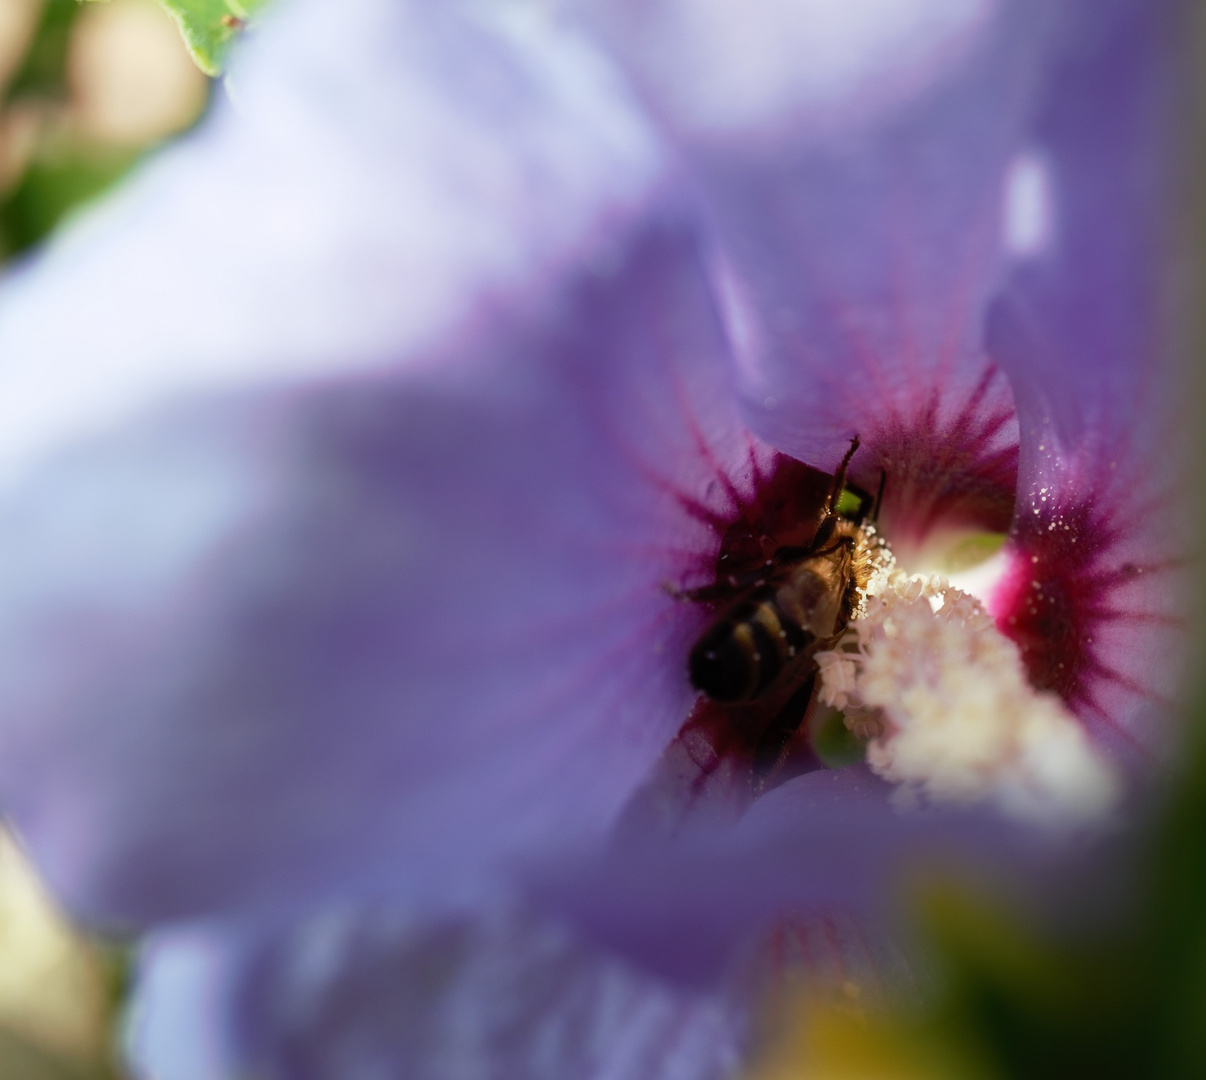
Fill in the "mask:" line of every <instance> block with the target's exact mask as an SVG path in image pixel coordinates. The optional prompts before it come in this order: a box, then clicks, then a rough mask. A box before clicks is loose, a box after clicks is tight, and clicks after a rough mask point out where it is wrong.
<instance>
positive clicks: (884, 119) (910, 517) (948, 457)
mask: <svg viewBox="0 0 1206 1080" xmlns="http://www.w3.org/2000/svg"><path fill="white" fill-rule="evenodd" d="M645 6H646V7H650V8H651V9H652V11H653V12H654V13H656V14H651V15H649V16H648V17H645V18H642V17H639V16H636V15H633V14H631V13H630V11H629V8H630V7H632V5H627V6H625V7H624V11H625V13H626V17H625V18H624V19H619V18H616V19H613V20H610V21H608V20H606V19H604V23H605V25H607V26H609V27H610V29H611V31H612V33H611V35H610V40H611V41H612V42H613V43H614V45H615V47H616V48H617V50H618V51H619V52H620V53H621V55H623V56H625V57H626V58H627V59H628V61H629V63H630V66H631V67H632V68H633V69H634V71H635V72H636V75H637V78H638V81H639V82H640V83H641V84H642V86H643V87H644V88H645V91H646V93H647V95H648V96H649V97H650V99H651V100H652V101H653V103H654V106H655V108H659V109H660V111H661V115H662V116H663V119H664V120H665V122H666V124H667V126H668V127H669V128H670V130H671V132H672V134H673V135H674V136H675V137H676V138H677V139H678V141H679V143H680V145H681V146H682V148H683V150H684V153H685V155H686V157H687V159H688V160H689V161H690V163H691V164H692V166H693V168H694V170H695V172H696V174H697V176H698V178H699V180H700V182H701V186H702V189H703V191H704V195H705V198H706V201H707V204H708V206H709V208H710V210H711V213H712V216H713V218H714V220H715V223H716V226H717V231H718V235H719V242H718V250H717V252H716V254H715V267H714V274H715V278H716V281H717V285H718V288H719V291H720V294H721V296H722V297H723V299H724V301H725V306H726V310H727V314H728V321H729V326H730V331H731V333H732V335H733V338H734V342H735V347H736V349H737V352H738V356H739V360H740V364H741V376H742V391H743V396H744V400H745V404H746V407H747V409H748V415H749V417H750V423H751V426H752V427H753V429H754V430H755V431H756V432H757V433H758V434H759V435H760V436H762V437H764V438H765V439H767V441H769V442H770V443H772V444H773V445H775V446H776V447H778V448H779V449H781V450H783V451H785V452H787V453H790V454H791V455H793V456H795V457H797V458H800V459H801V460H803V461H807V462H809V463H810V464H817V465H821V466H824V467H832V466H833V465H835V464H836V462H837V460H838V458H839V457H840V456H841V454H842V453H843V452H844V450H845V449H846V447H847V445H848V444H849V440H850V438H851V436H853V435H855V434H857V435H859V436H860V438H861V439H862V440H863V445H864V448H863V449H862V450H861V451H860V452H859V454H858V455H857V456H856V457H855V459H854V462H853V475H854V476H855V477H856V478H857V479H859V480H860V482H862V483H863V485H864V486H865V487H868V488H870V489H872V490H873V489H874V487H875V485H876V483H877V481H878V478H879V473H880V470H881V469H883V470H886V472H887V477H888V482H887V502H886V503H885V510H886V512H887V516H888V518H889V519H892V518H895V519H896V520H895V521H893V522H892V524H893V529H892V532H893V537H894V540H895V541H896V542H897V543H898V545H903V544H905V543H906V542H908V541H910V540H913V539H917V540H920V539H921V538H923V537H924V535H925V534H926V533H928V532H930V531H931V530H932V529H933V528H934V527H935V525H936V524H937V523H939V522H941V523H942V524H957V523H959V522H960V519H962V520H963V522H965V523H972V524H977V525H981V526H988V527H992V528H997V529H1002V528H1004V526H1005V525H1006V524H1007V522H1008V520H1009V513H1010V509H1011V496H1012V488H1013V482H1014V470H1015V468H1016V442H1017V429H1016V425H1015V424H1014V422H1013V418H1012V401H1011V397H1010V393H1009V389H1008V386H1007V384H1006V382H1005V380H1004V378H1003V377H1002V376H1001V375H1000V374H999V373H998V372H997V371H996V369H995V368H994V366H993V365H992V363H991V362H990V361H989V359H988V357H987V356H986V355H985V353H984V348H983V315H984V309H985V305H986V303H987V301H988V298H989V296H990V294H991V291H992V289H993V288H994V286H995V285H996V284H997V283H998V281H999V278H1000V273H1001V270H1002V245H1001V229H1002V219H1001V207H1002V192H1003V187H1004V180H1005V175H1006V170H1007V167H1008V165H1009V162H1010V160H1011V158H1012V156H1013V155H1014V153H1015V152H1016V150H1017V147H1018V145H1019V143H1020V141H1021V140H1022V138H1023V135H1024V129H1025V124H1026V122H1027V120H1028V117H1029V108H1030V105H1031V97H1032V91H1033V88H1034V82H1035V78H1036V75H1037V69H1038V66H1039V61H1040V60H1041V58H1042V55H1043V52H1044V46H1045V42H1046V36H1047V35H1046V29H1047V23H1048V21H1049V12H1048V11H1046V10H1045V6H1044V5H1037V6H1036V5H1030V4H1025V3H1015V4H992V3H979V4H974V3H967V4H930V5H915V4H904V5H899V6H898V10H897V11H896V12H895V13H894V14H890V15H884V13H883V12H880V15H881V16H883V17H881V18H879V19H878V20H877V19H876V18H874V17H873V14H874V13H872V12H871V10H870V9H872V8H876V10H878V7H877V5H875V4H873V3H871V2H870V0H863V2H860V3H856V4H854V5H852V6H851V7H850V9H849V11H847V10H846V9H845V8H844V7H843V8H842V9H841V11H839V10H838V9H837V8H833V10H831V11H829V12H828V14H827V15H824V17H821V16H822V14H823V13H821V12H814V11H813V9H812V8H811V7H809V6H806V8H805V9H800V10H801V11H805V10H807V11H808V12H809V13H810V16H809V17H806V16H805V15H803V14H801V15H800V16H799V17H798V18H796V19H793V18H791V17H790V16H789V15H787V14H785V11H786V8H787V6H786V5H781V4H775V3H771V2H769V0H767V2H763V3H759V4H756V5H754V8H753V14H752V15H751V16H750V18H751V19H752V20H753V22H754V23H755V24H756V26H755V29H754V30H750V29H749V28H748V27H747V26H745V24H744V21H745V20H746V17H747V12H746V6H745V5H743V4H738V3H732V4H728V5H726V4H723V3H715V4H710V5H700V9H701V10H702V11H704V12H706V13H707V16H706V17H701V18H702V21H703V22H704V23H708V24H709V25H708V26H707V27H706V30H707V32H708V33H710V34H711V35H712V36H711V38H709V39H708V40H709V42H710V49H711V51H710V52H708V54H707V55H708V56H709V57H710V58H712V59H713V60H714V61H715V62H716V63H717V64H718V65H719V67H720V69H721V72H722V74H721V75H720V80H721V82H722V83H723V81H724V80H725V79H726V78H737V76H736V75H734V74H733V72H732V71H730V70H729V69H730V68H734V69H736V70H737V72H738V74H739V75H740V76H743V77H744V76H746V75H748V74H749V71H752V70H753V67H754V65H753V64H752V61H750V60H749V59H747V58H744V52H743V50H745V49H747V48H748V45H749V41H748V39H749V37H750V35H751V34H752V35H754V36H758V29H759V27H760V28H761V29H762V30H764V31H765V34H764V35H763V36H766V37H768V38H769V37H770V36H772V29H773V27H774V25H775V24H776V23H786V24H787V25H786V27H785V28H784V29H783V31H782V32H783V37H784V39H785V40H786V41H789V42H792V43H793V44H794V43H796V42H797V39H798V43H799V44H800V45H801V46H802V47H811V48H812V49H813V50H814V51H816V52H818V54H822V53H823V52H824V50H825V48H826V46H829V47H833V46H832V42H830V39H829V35H830V33H831V31H830V29H829V28H828V23H834V24H835V25H837V26H839V27H840V26H842V25H845V24H846V23H849V24H851V27H850V28H848V30H847V31H846V34H847V37H848V38H849V42H847V45H846V53H845V54H843V55H846V54H848V58H847V60H846V61H845V66H844V67H843V66H842V62H840V61H833V64H836V65H837V68H840V69H841V71H840V72H839V71H838V70H837V68H835V73H834V74H833V80H835V81H834V83H833V86H828V84H826V87H822V88H819V89H818V88H816V87H812V88H811V89H810V87H811V82H810V79H811V78H812V76H810V75H808V74H805V73H806V72H807V71H808V70H809V65H808V64H807V63H806V62H804V61H801V62H800V63H799V64H798V67H797V68H792V67H791V66H789V65H787V64H786V63H785V64H784V65H783V69H782V78H781V82H782V84H783V85H782V86H779V87H778V89H777V91H776V92H775V93H771V92H770V91H769V90H766V92H765V94H764V98H765V100H764V101H763V105H762V106H761V107H759V108H758V109H751V110H749V111H748V115H746V114H742V117H741V118H740V122H738V121H736V120H734V119H733V118H732V117H730V116H729V114H728V112H726V111H725V110H724V109H723V108H722V107H721V106H720V105H719V104H718V105H717V109H718V110H719V115H716V116H710V115H699V116H696V115H694V114H692V116H690V117H684V116H683V115H682V111H681V109H680V107H679V105H678V100H679V97H680V96H681V97H685V91H683V90H682V88H681V87H680V86H679V81H680V80H682V81H685V80H687V79H689V78H690V77H691V73H692V72H695V73H696V74H698V71H697V68H698V66H699V65H698V63H697V62H696V59H695V57H694V53H693V49H697V48H698V47H699V46H698V39H700V38H701V37H702V36H703V34H704V31H702V30H700V29H699V27H697V26H694V23H693V22H692V21H691V20H690V19H688V17H687V15H686V12H687V11H688V8H687V6H686V5H680V4H675V3H673V2H670V0H667V2H666V3H662V4H656V5H645ZM831 7H832V6H831ZM781 9H783V10H781ZM674 19H679V20H681V21H682V22H683V23H684V25H686V24H687V23H691V25H692V26H693V29H694V33H689V34H687V35H686V44H685V45H676V43H675V41H673V40H671V39H669V38H668V37H664V36H663V35H664V33H665V29H666V25H667V20H670V23H669V24H670V25H678V24H677V23H675V22H674V21H673V20H674ZM810 19H811V21H810ZM763 22H766V23H767V24H768V25H767V26H765V27H763V26H762V25H761V24H762V23H763ZM713 24H714V25H713ZM893 28H894V29H893ZM724 31H727V33H725V32H724ZM833 32H834V33H836V31H833ZM893 34H895V37H893ZM885 35H887V37H886V38H885ZM885 40H886V41H887V42H889V45H885V44H884V42H885ZM655 44H656V45H660V46H661V47H662V49H663V50H664V51H665V53H666V55H667V57H668V59H667V60H666V62H665V65H666V68H667V69H668V71H669V74H665V73H659V72H658V71H656V70H654V67H655V65H654V64H653V62H652V60H650V59H649V58H650V57H652V56H654V55H659V54H658V53H656V52H655V51H654V45H655ZM880 49H887V50H888V55H890V56H891V57H892V62H890V63H889V62H886V61H884V60H882V59H881V60H880V62H879V63H878V64H877V63H876V62H875V58H876V57H878V56H879V50H880ZM805 55H807V54H805ZM826 55H827V54H826ZM680 67H681V68H683V71H682V72H681V73H679V68H680ZM747 69H749V71H747ZM822 70H824V64H822ZM841 72H845V74H844V75H843V76H842V78H838V74H840V73H841ZM765 78H769V76H765ZM742 85H743V86H744V85H745V83H744V82H742ZM760 85H761V84H760ZM747 89H748V88H747ZM751 93H752V91H751ZM705 99H706V95H705ZM709 100H710V99H709ZM759 100H762V99H759ZM822 119H824V120H825V121H826V122H825V123H824V124H822V123H821V120H822ZM906 534H910V535H906Z"/></svg>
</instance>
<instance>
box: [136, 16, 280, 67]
mask: <svg viewBox="0 0 1206 1080" xmlns="http://www.w3.org/2000/svg"><path fill="white" fill-rule="evenodd" d="M266 3H267V0H159V4H160V6H161V7H163V8H164V9H165V10H166V11H167V13H168V14H169V15H171V17H172V18H173V19H175V20H176V25H177V26H179V27H180V33H181V34H182V35H183V37H184V43H185V44H186V45H187V46H188V51H189V52H190V53H192V57H193V59H194V60H195V61H196V62H197V66H198V67H199V68H200V69H201V70H202V71H204V72H205V74H206V75H221V74H222V68H223V65H224V64H225V62H226V51H227V49H229V48H230V46H231V43H232V42H233V41H234V40H235V39H236V38H237V37H238V36H239V34H240V33H241V32H242V30H243V29H244V28H245V27H246V25H247V22H248V20H249V19H250V18H251V17H252V16H253V15H254V14H255V13H256V12H257V11H259V9H260V8H262V7H263V6H264V5H265V4H266Z"/></svg>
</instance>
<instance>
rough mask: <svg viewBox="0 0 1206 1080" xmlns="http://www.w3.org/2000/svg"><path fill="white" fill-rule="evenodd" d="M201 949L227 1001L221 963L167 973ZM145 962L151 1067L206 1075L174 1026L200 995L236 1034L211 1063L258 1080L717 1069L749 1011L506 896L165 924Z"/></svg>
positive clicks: (143, 1021) (684, 1078)
mask: <svg viewBox="0 0 1206 1080" xmlns="http://www.w3.org/2000/svg"><path fill="white" fill-rule="evenodd" d="M199 950H204V951H206V952H207V955H209V956H210V957H211V959H212V958H213V957H214V956H217V957H220V958H221V959H222V960H223V961H225V964H226V969H227V970H232V969H233V971H234V972H235V973H236V975H235V977H234V978H228V979H226V980H225V981H224V982H223V983H222V986H223V989H224V990H225V997H224V999H223V1000H222V1001H221V1002H220V1003H219V1009H218V1010H217V1011H214V1010H213V1009H212V1005H213V1004H214V995H213V982H212V980H211V981H210V982H209V983H201V982H197V981H193V982H191V983H187V982H182V981H180V980H176V981H173V979H172V975H173V974H175V972H176V969H178V968H180V967H181V962H180V961H181V954H184V958H185V959H186V960H187V959H189V958H192V957H195V956H196V955H197V953H198V951H199ZM211 966H212V964H211ZM142 968H143V971H142V975H143V978H142V988H141V992H140V1007H139V1022H138V1024H137V1026H136V1027H135V1030H134V1033H133V1035H134V1037H133V1038H132V1039H131V1040H130V1041H131V1045H132V1052H133V1057H134V1059H135V1061H137V1062H139V1064H140V1065H141V1067H142V1068H143V1070H145V1072H146V1074H147V1075H149V1076H154V1077H156V1078H157V1080H194V1078H196V1080H202V1076H203V1074H198V1073H197V1072H196V1069H195V1064H194V1062H193V1061H192V1060H191V1059H190V1046H189V1044H187V1043H183V1044H180V1045H176V1046H173V1045H172V1043H171V1040H170V1036H171V1034H172V1032H173V1031H174V1030H175V1028H174V1026H173V1019H174V1017H175V1016H176V1015H177V1014H179V1013H189V1012H194V1011H195V1012H197V1013H198V1014H201V1015H204V1016H206V1017H207V1019H209V1021H210V1022H211V1024H213V1025H214V1026H213V1029H212V1032H211V1034H212V1037H214V1038H225V1039H227V1040H228V1042H229V1045H230V1046H231V1048H232V1050H231V1055H230V1057H229V1058H228V1059H227V1060H228V1061H230V1062H231V1063H232V1064H233V1065H234V1066H235V1067H233V1068H230V1071H229V1072H228V1073H219V1074H217V1075H218V1076H242V1075H253V1076H257V1077H263V1078H264V1080H277V1078H281V1080H283V1078H286V1077H287V1078H289V1080H375V1078H377V1077H383V1076H389V1077H393V1078H408V1077H414V1078H416V1080H419V1078H422V1080H563V1078H565V1077H575V1078H581V1080H720V1078H721V1077H725V1076H728V1075H731V1073H732V1071H733V1070H734V1069H735V1068H736V1066H737V1064H738V1060H739V1054H740V1051H741V1049H742V1046H743V1043H744V1041H745V1038H746V1026H747V1023H748V1016H747V1011H748V1004H747V1003H741V1002H739V1001H738V1000H735V999H733V998H731V997H726V996H725V995H723V994H721V993H700V992H692V991H689V990H683V989H678V988H674V987H671V986H668V985H666V984H664V983H661V982H659V981H658V980H656V979H655V978H653V977H651V976H649V975H646V974H643V973H641V972H640V971H639V970H637V969H636V968H634V967H632V966H630V965H629V964H627V963H625V962H623V961H620V960H617V959H614V958H611V957H608V956H606V955H605V954H601V953H598V952H595V951H593V950H591V949H589V948H588V947H586V946H584V945H583V944H581V943H580V942H578V941H576V940H575V939H574V938H573V937H572V936H571V935H570V934H568V933H567V932H565V931H564V930H561V929H558V928H556V927H554V926H551V925H546V924H543V923H541V922H539V921H537V920H535V919H534V918H532V917H531V916H530V915H524V914H521V913H519V912H517V911H515V910H509V909H503V910H498V911H495V912H494V913H493V914H490V915H482V916H480V917H477V918H461V919H457V920H448V921H445V922H441V923H435V924H425V923H416V922H415V921H414V920H413V919H409V918H407V917H406V916H404V915H402V914H400V913H398V912H397V911H393V910H391V909H389V908H388V907H362V908H357V909H349V910H332V911H329V912H326V913H324V914H322V915H317V916H312V917H310V918H308V919H305V920H296V921H293V922H291V923H288V924H285V925H282V926H279V927H275V928H272V929H265V930H263V931H262V932H261V933H259V934H258V936H251V937H248V936H247V935H246V934H243V933H240V932H239V931H238V930H237V929H234V928H229V927H221V926H216V927H207V928H200V929H196V928H190V929H185V930H175V931H166V932H163V933H161V934H159V935H157V936H156V937H155V938H153V939H152V942H151V945H150V947H149V949H148V950H147V955H146V959H145V962H144V964H143V965H142ZM202 1006H206V1007H207V1010H206V1011H205V1012H204V1013H202V1012H201V1007H202ZM204 1080H210V1077H209V1076H205V1077H204Z"/></svg>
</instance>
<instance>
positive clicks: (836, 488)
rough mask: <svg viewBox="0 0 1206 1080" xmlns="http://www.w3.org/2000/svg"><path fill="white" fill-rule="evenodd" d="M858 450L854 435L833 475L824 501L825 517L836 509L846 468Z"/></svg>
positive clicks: (844, 484)
mask: <svg viewBox="0 0 1206 1080" xmlns="http://www.w3.org/2000/svg"><path fill="white" fill-rule="evenodd" d="M857 449H858V436H857V435H855V436H854V438H853V439H851V440H850V449H849V450H847V451H846V456H845V457H844V458H842V463H841V464H840V465H839V466H838V467H837V472H835V473H834V474H833V483H832V484H830V485H829V496H828V498H826V500H825V516H826V517H829V515H830V514H832V513H833V512H834V510H836V509H837V504H838V500H839V499H840V498H841V497H842V489H843V488H844V487H845V486H846V467H847V466H848V465H849V464H850V459H851V458H852V457H854V452H855V451H856V450H857Z"/></svg>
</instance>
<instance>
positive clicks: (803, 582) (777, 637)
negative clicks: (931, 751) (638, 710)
mask: <svg viewBox="0 0 1206 1080" xmlns="http://www.w3.org/2000/svg"><path fill="white" fill-rule="evenodd" d="M858 446H859V442H858V438H857V437H855V438H854V439H853V440H852V441H851V443H850V449H849V450H847V451H846V455H845V457H843V458H842V462H841V464H840V465H839V466H838V469H837V472H836V473H835V474H834V476H833V480H832V482H831V484H830V487H829V492H828V494H827V496H826V498H825V501H824V503H823V504H822V508H821V513H820V521H819V524H818V526H817V530H816V533H815V535H814V536H813V538H812V540H811V542H809V543H808V544H807V545H804V546H795V547H780V548H779V549H778V550H776V551H775V552H774V554H773V555H772V557H771V558H770V559H768V560H767V562H766V565H765V566H764V567H762V568H761V569H760V570H759V571H757V572H756V573H754V574H752V575H747V578H748V579H749V580H746V581H742V580H740V579H730V581H729V585H728V587H727V588H725V587H724V586H712V587H710V588H704V589H697V590H695V591H694V592H692V593H688V594H686V595H687V596H688V598H690V599H693V600H698V601H701V602H702V601H708V600H715V599H718V598H720V597H723V596H724V595H725V594H726V593H727V599H728V601H729V602H728V605H727V607H725V608H724V609H723V610H722V611H721V612H720V613H719V614H718V615H717V617H716V618H715V619H714V620H713V622H712V624H711V625H710V626H709V627H708V628H707V630H705V631H704V633H703V635H702V636H701V637H700V638H699V640H698V641H697V642H696V643H695V646H694V647H693V648H692V650H691V654H690V659H689V673H690V677H691V683H692V685H694V686H695V688H696V689H697V690H700V691H702V692H703V693H704V694H706V695H707V696H708V697H709V698H710V699H711V700H713V701H715V702H720V703H726V704H727V703H730V702H751V701H755V700H757V699H759V698H762V697H763V696H764V695H766V694H767V692H768V691H769V690H770V689H771V687H772V686H776V685H777V684H779V683H780V682H781V681H782V680H781V676H783V673H784V672H792V673H794V675H795V676H796V679H795V680H793V681H799V682H805V681H807V682H808V683H809V686H808V694H809V696H810V695H811V676H812V675H813V674H814V673H815V664H814V663H813V660H812V658H813V656H815V655H816V654H817V653H818V652H821V651H823V650H825V649H828V648H831V647H832V646H833V645H834V644H836V642H837V640H838V639H839V638H840V637H841V636H842V634H843V633H844V632H845V630H846V624H847V623H848V622H849V621H850V619H851V618H852V616H853V615H854V612H855V608H856V607H857V604H858V592H859V589H860V588H863V587H865V586H866V584H867V582H868V580H869V578H870V575H871V564H870V558H869V553H868V549H867V545H866V542H865V539H864V534H863V531H862V520H863V518H864V514H863V511H864V510H865V509H866V508H867V506H868V504H869V503H870V502H871V500H870V499H867V498H865V497H863V496H862V495H859V507H858V513H857V514H856V515H855V517H854V518H853V519H851V518H846V517H842V516H841V515H839V513H838V503H839V500H840V498H841V496H842V493H843V491H844V490H845V488H846V469H847V466H848V465H849V464H850V459H851V458H852V457H854V454H855V451H857V450H858ZM881 486H882V485H881ZM879 498H880V497H879V496H877V497H876V499H875V502H876V503H878V501H879Z"/></svg>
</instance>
